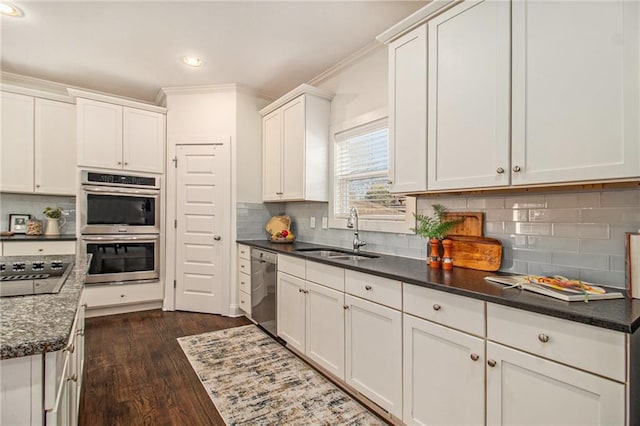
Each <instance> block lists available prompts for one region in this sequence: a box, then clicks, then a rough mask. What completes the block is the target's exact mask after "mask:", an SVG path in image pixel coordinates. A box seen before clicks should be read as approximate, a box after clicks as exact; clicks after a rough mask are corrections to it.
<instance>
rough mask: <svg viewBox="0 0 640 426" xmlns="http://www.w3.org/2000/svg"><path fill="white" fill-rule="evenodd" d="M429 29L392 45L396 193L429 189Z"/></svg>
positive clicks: (391, 143) (392, 168)
mask: <svg viewBox="0 0 640 426" xmlns="http://www.w3.org/2000/svg"><path fill="white" fill-rule="evenodd" d="M426 75H427V26H426V25H422V26H420V27H418V28H416V29H415V30H413V31H411V32H409V33H408V34H405V35H404V36H402V37H400V38H399V39H397V40H395V41H394V42H392V43H391V44H389V168H390V170H389V176H390V179H391V191H392V192H411V191H425V190H426V189H427V79H426Z"/></svg>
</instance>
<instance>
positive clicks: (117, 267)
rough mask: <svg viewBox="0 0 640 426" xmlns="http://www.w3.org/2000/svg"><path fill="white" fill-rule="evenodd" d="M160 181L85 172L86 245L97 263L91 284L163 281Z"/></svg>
mask: <svg viewBox="0 0 640 426" xmlns="http://www.w3.org/2000/svg"><path fill="white" fill-rule="evenodd" d="M160 229H161V228H160V178H159V177H156V176H140V175H119V174H107V173H102V172H93V171H87V170H85V171H83V172H82V188H81V199H80V232H81V233H82V245H83V247H84V250H86V252H87V253H91V254H92V255H93V258H92V260H91V266H90V267H89V274H88V276H87V283H121V282H146V281H153V280H157V279H159V277H160V270H159V256H160Z"/></svg>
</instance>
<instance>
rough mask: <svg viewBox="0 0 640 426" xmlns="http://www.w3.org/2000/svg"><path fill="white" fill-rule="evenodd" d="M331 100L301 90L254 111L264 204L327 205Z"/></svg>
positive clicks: (314, 90)
mask: <svg viewBox="0 0 640 426" xmlns="http://www.w3.org/2000/svg"><path fill="white" fill-rule="evenodd" d="M331 97H332V95H330V94H328V93H325V92H324V91H321V90H319V89H317V88H314V87H312V86H308V85H302V86H300V87H298V88H296V89H295V90H293V91H292V92H290V93H288V94H286V95H285V96H283V97H282V98H280V99H278V100H277V101H275V102H273V103H272V104H270V105H269V106H267V107H266V108H264V109H262V110H261V111H260V112H261V114H262V115H263V119H262V139H263V145H262V146H263V148H262V149H263V156H262V157H263V167H262V173H263V177H262V182H263V184H262V199H263V200H264V201H294V200H309V201H327V200H328V197H329V195H328V194H329V113H330V99H331Z"/></svg>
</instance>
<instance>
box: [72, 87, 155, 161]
mask: <svg viewBox="0 0 640 426" xmlns="http://www.w3.org/2000/svg"><path fill="white" fill-rule="evenodd" d="M77 106H78V139H79V141H78V142H79V143H78V164H79V165H81V166H89V167H100V168H106V169H119V170H132V171H141V172H154V173H162V170H163V164H164V123H165V117H164V114H161V113H157V112H152V111H145V110H141V109H136V108H129V107H123V106H121V105H114V104H110V103H106V102H100V101H95V100H91V99H84V98H78V105H77Z"/></svg>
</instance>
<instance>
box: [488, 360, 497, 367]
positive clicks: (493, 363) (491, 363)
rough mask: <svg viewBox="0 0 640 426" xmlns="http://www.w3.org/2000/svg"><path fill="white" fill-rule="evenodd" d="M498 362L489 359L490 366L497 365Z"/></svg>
mask: <svg viewBox="0 0 640 426" xmlns="http://www.w3.org/2000/svg"><path fill="white" fill-rule="evenodd" d="M496 364H497V362H495V361H494V360H492V359H490V360H489V361H487V365H489V367H495V366H496Z"/></svg>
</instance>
